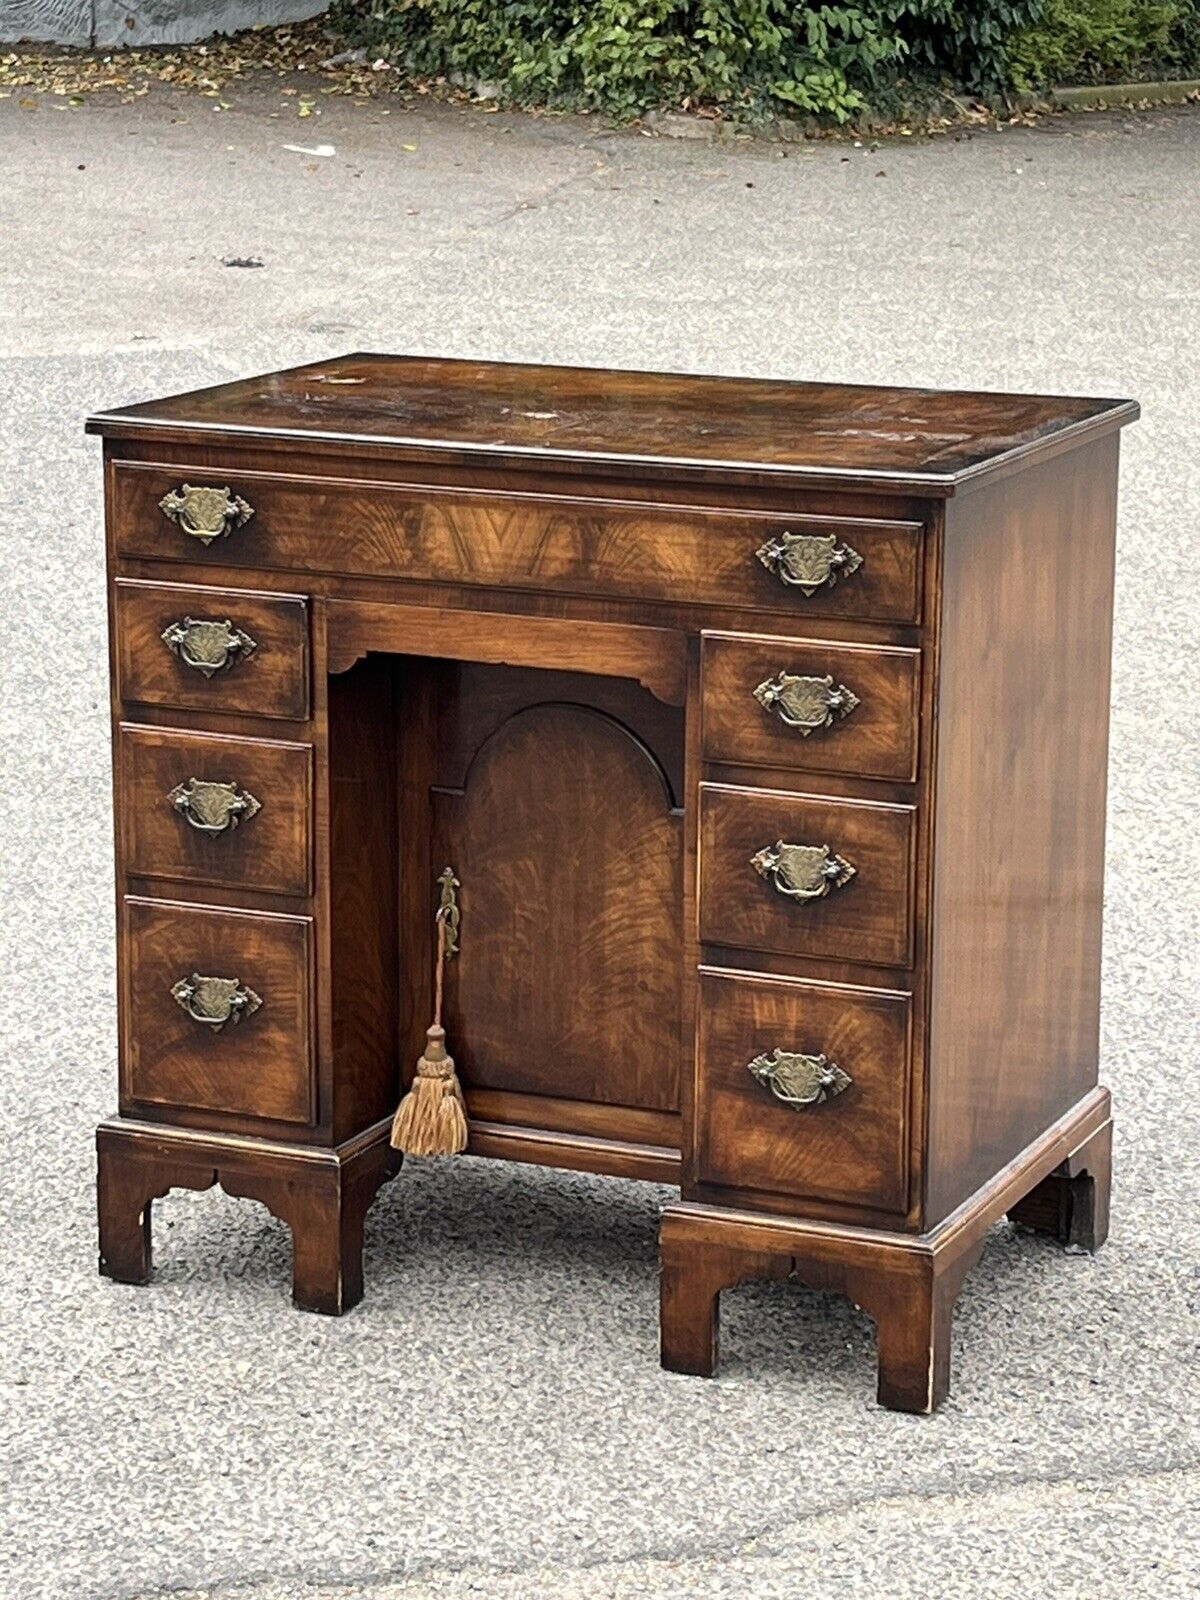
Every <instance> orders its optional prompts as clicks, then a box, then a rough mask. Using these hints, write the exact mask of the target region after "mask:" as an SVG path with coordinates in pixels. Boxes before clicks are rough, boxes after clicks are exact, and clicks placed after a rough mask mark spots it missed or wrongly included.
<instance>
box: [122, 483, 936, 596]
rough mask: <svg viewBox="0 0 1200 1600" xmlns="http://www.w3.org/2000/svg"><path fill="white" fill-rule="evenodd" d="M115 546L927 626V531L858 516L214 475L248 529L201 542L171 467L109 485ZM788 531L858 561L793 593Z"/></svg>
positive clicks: (284, 567)
mask: <svg viewBox="0 0 1200 1600" xmlns="http://www.w3.org/2000/svg"><path fill="white" fill-rule="evenodd" d="M114 480H115V481H114V489H113V494H114V520H115V525H116V538H117V548H118V550H119V552H120V553H121V554H122V555H124V556H129V557H144V558H152V559H156V560H161V561H187V562H189V563H192V564H197V565H201V566H210V565H211V566H219V567H267V568H270V569H271V570H273V571H279V572H287V571H295V572H303V573H307V572H322V573H346V574H363V575H364V576H386V577H389V578H406V579H420V580H424V581H430V582H444V583H468V584H488V585H492V586H498V587H501V588H505V587H517V588H533V589H548V590H552V591H553V592H555V593H577V594H601V595H625V596H631V597H634V598H637V599H650V600H654V599H661V600H672V599H675V600H685V601H688V602H690V603H708V604H710V605H742V606H747V607H750V608H752V609H754V610H760V611H761V610H768V611H784V612H786V613H787V614H789V615H791V616H794V617H797V618H802V617H804V616H834V617H840V616H850V617H869V618H874V619H877V620H879V621H884V622H887V621H896V622H914V621H916V617H917V602H918V584H919V576H920V573H919V567H920V549H921V543H920V533H921V530H920V527H919V526H917V525H915V524H910V523H885V522H869V521H866V520H865V519H860V518H838V517H824V518H812V517H805V516H800V515H795V516H788V517H786V518H784V517H780V516H777V515H769V514H763V513H759V512H751V511H747V512H745V513H743V514H741V515H736V516H731V515H729V514H728V513H727V512H724V511H713V510H709V509H706V508H704V507H700V506H694V507H693V506H686V507H680V508H679V509H678V510H675V511H670V512H668V511H665V510H663V509H662V508H660V507H655V506H654V505H650V504H647V505H643V506H629V505H626V504H623V503H621V502H617V501H612V502H607V503H606V502H604V501H597V500H579V499H571V498H563V497H560V498H553V497H550V496H542V497H540V498H535V497H533V496H530V497H527V498H522V499H517V498H514V497H511V496H504V495H498V494H495V493H492V492H476V493H474V494H463V493H460V494H447V493H444V492H443V491H440V490H430V489H425V490H406V489H404V488H400V487H396V486H394V485H391V484H387V483H377V482H367V483H355V482H345V483H342V482H337V481H333V482H329V481H326V480H321V479H312V480H308V481H307V482H306V481H304V480H303V479H299V478H291V479H278V478H274V477H267V476H259V475H257V474H255V473H252V472H242V473H239V474H235V473H231V472H229V471H226V470H224V469H221V468H217V469H216V470H215V471H210V472H207V473H206V475H205V480H204V485H205V486H209V485H211V486H213V487H217V488H226V487H230V488H232V491H233V492H234V493H235V494H238V495H240V496H242V497H243V498H244V499H245V500H246V501H247V502H248V503H249V504H250V505H251V506H252V507H253V508H254V516H253V518H252V519H251V520H250V521H249V522H248V523H247V524H246V525H245V526H244V527H240V528H237V529H235V530H234V531H232V532H231V533H230V534H228V536H226V537H223V538H218V539H214V540H213V541H212V543H211V544H208V545H203V544H201V543H200V542H199V541H198V540H197V539H195V538H193V537H191V536H190V535H189V534H187V533H185V532H183V531H181V529H180V528H179V527H177V526H176V524H175V523H174V522H172V521H170V519H169V518H167V517H166V516H165V515H164V513H163V512H162V511H161V509H160V508H159V502H160V500H161V499H162V498H163V496H164V495H166V494H169V493H171V492H172V491H177V490H179V489H180V488H181V487H182V486H183V484H182V480H181V478H180V476H179V473H178V471H177V470H175V469H174V468H171V467H156V466H143V465H140V464H139V465H137V466H132V465H131V466H126V467H118V468H117V469H116V471H115V474H114ZM787 532H794V533H808V534H815V535H818V536H820V537H830V536H833V537H836V538H837V540H838V541H839V543H843V544H848V545H850V546H851V547H852V548H853V549H854V550H855V551H856V552H857V553H858V554H859V555H860V556H861V557H862V565H861V566H860V567H859V568H858V570H857V571H855V572H852V573H850V574H849V575H848V576H846V577H844V578H843V579H842V580H841V581H840V582H838V583H836V584H835V585H834V586H832V587H822V588H820V589H818V590H817V591H816V592H815V593H813V594H806V593H804V592H803V591H802V590H801V589H798V588H788V587H787V586H786V585H785V584H783V583H782V582H781V581H780V579H779V578H778V577H776V576H775V575H774V574H773V573H771V572H769V571H768V570H767V569H766V568H765V567H764V566H763V564H762V562H761V561H760V560H759V559H758V557H757V555H756V552H757V550H758V549H759V548H760V546H762V545H763V544H765V543H766V542H767V541H769V540H772V539H777V538H779V537H780V536H781V535H783V534H784V533H787Z"/></svg>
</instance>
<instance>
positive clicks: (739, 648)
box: [700, 633, 921, 783]
mask: <svg viewBox="0 0 1200 1600" xmlns="http://www.w3.org/2000/svg"><path fill="white" fill-rule="evenodd" d="M920 660H921V653H920V651H919V650H901V649H893V648H887V649H885V648H883V647H881V646H873V645H854V644H835V643H832V642H827V641H826V640H824V639H775V638H765V637H761V636H757V635H749V636H747V635H739V634H732V633H706V634H704V635H703V636H702V642H701V653H700V661H701V667H700V682H701V700H702V705H703V715H702V721H703V745H704V757H705V759H706V760H708V761H727V762H732V763H735V764H737V765H740V766H747V767H780V768H793V767H794V768H797V769H800V770H804V771H813V772H846V773H851V774H853V775H855V776H861V777H864V778H891V779H895V780H897V781H899V782H902V783H911V782H912V781H913V779H914V778H915V777H916V775H917V730H918V726H919V718H920V710H921V707H920Z"/></svg>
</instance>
